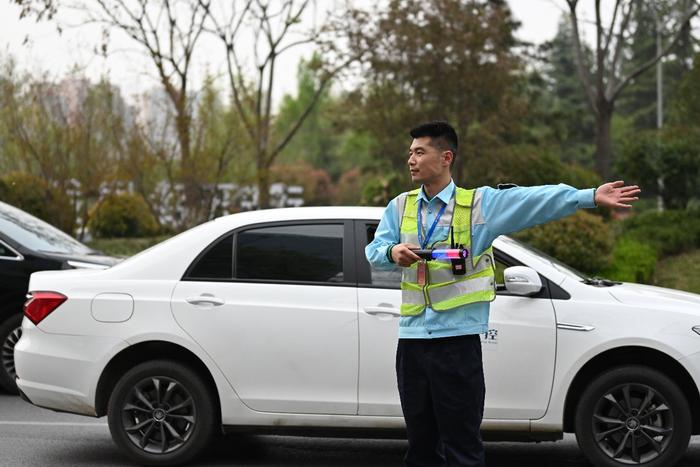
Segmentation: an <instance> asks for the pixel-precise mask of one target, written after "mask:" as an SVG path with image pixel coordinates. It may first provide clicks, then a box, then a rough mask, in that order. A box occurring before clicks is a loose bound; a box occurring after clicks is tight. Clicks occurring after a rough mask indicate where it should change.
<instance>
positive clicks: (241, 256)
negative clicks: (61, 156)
mask: <svg viewBox="0 0 700 467" xmlns="http://www.w3.org/2000/svg"><path fill="white" fill-rule="evenodd" d="M382 211H383V210H382V209H381V208H359V207H358V208H354V207H348V208H345V207H332V208H330V207H321V208H295V209H281V210H267V211H255V212H247V213H241V214H235V215H231V216H227V217H223V218H220V219H217V220H215V221H212V222H208V223H206V224H203V225H200V226H198V227H196V228H193V229H191V230H189V231H187V232H185V233H183V234H180V235H178V236H176V237H174V238H171V239H169V240H167V241H165V242H163V243H161V244H159V245H157V246H155V247H153V248H151V249H149V250H147V251H145V252H142V253H140V254H138V255H136V256H134V257H132V258H130V259H128V260H126V261H124V262H122V263H120V264H118V265H116V266H114V267H112V268H110V269H107V270H104V271H88V270H75V271H60V272H40V273H35V274H33V275H32V277H31V281H30V285H29V292H30V294H29V295H30V296H29V300H28V302H27V304H26V305H25V319H24V322H23V324H22V330H23V333H22V338H21V340H20V341H19V343H18V344H17V346H16V347H15V359H16V367H17V384H18V387H19V388H20V390H21V393H22V396H23V397H24V398H25V399H26V400H28V401H30V402H31V403H33V404H35V405H38V406H41V407H46V408H50V409H55V410H60V411H66V412H72V413H77V414H84V415H89V416H93V417H101V416H104V415H107V417H108V421H109V427H110V430H111V433H112V436H113V438H114V441H115V442H116V443H117V444H118V445H119V446H120V447H121V448H122V449H123V450H124V451H125V452H126V453H127V454H128V455H130V456H131V458H133V459H134V460H135V461H137V462H140V463H143V464H151V465H170V464H174V463H180V462H186V461H188V460H190V459H192V458H193V457H194V456H196V455H197V453H198V452H200V451H201V450H202V449H203V448H204V447H205V446H206V443H207V441H208V440H209V439H210V438H211V437H212V436H213V435H214V434H215V433H216V432H217V431H221V430H222V428H227V429H238V430H248V429H254V430H257V431H261V430H262V431H269V432H280V431H284V432H287V433H289V432H298V433H303V432H308V431H309V429H314V430H315V433H317V434H318V433H319V430H320V432H321V433H323V432H326V433H331V432H337V431H338V430H342V431H344V432H350V433H360V432H362V431H366V430H367V429H371V430H379V431H381V430H385V431H386V432H387V433H388V432H390V431H392V430H394V431H399V432H400V431H401V430H403V427H404V423H403V418H402V416H401V407H400V404H399V398H398V392H397V389H396V382H395V372H394V359H395V352H396V343H397V328H398V318H399V306H400V300H401V293H400V290H399V280H400V273H399V272H398V271H395V272H380V271H376V270H372V269H371V268H370V266H369V265H368V263H367V261H366V260H365V257H364V247H365V245H366V244H367V243H368V242H369V241H371V239H372V238H373V234H374V231H375V229H376V226H377V224H378V222H379V219H380V217H381V214H382ZM494 250H495V258H496V262H497V278H498V280H497V283H498V285H497V288H498V298H497V299H496V301H495V302H493V303H492V305H491V320H490V329H489V331H488V332H487V333H485V334H484V335H483V336H482V345H483V355H484V364H485V365H484V368H485V374H486V387H487V394H486V407H485V413H484V421H483V425H482V430H483V433H484V436H485V437H486V439H501V440H503V439H507V440H512V439H517V440H525V441H528V440H530V441H538V440H556V439H561V438H562V434H563V433H564V432H574V433H576V435H577V439H578V441H579V444H580V446H581V448H582V450H583V452H584V453H585V455H586V456H588V458H589V459H590V460H591V461H592V462H593V463H594V464H595V465H602V466H621V465H628V464H638V465H647V466H671V465H673V464H674V463H675V462H676V461H678V460H679V459H680V458H681V457H682V456H683V454H684V453H685V451H686V449H687V446H688V442H689V438H690V436H691V434H698V433H700V395H699V393H698V385H700V296H698V295H695V294H690V293H683V292H678V291H674V290H668V289H662V288H656V287H649V286H642V285H635V284H619V283H614V282H609V281H605V280H592V279H588V278H586V277H584V276H583V275H581V274H580V273H577V272H576V271H574V270H572V269H571V268H569V267H567V266H565V265H563V264H561V263H559V262H557V261H556V260H554V259H552V258H549V257H547V256H546V255H543V254H541V253H539V252H537V251H534V250H532V249H530V248H528V247H526V246H524V245H522V244H520V243H518V242H516V241H514V240H511V239H510V238H508V237H500V238H499V239H497V241H496V242H495V243H494Z"/></svg>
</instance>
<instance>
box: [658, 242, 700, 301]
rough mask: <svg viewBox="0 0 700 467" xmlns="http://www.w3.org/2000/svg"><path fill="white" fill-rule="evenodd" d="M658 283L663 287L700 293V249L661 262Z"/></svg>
mask: <svg viewBox="0 0 700 467" xmlns="http://www.w3.org/2000/svg"><path fill="white" fill-rule="evenodd" d="M656 282H657V283H658V285H660V286H661V287H669V288H672V289H679V290H687V291H688V292H694V293H700V249H698V250H694V251H691V252H689V253H685V254H682V255H678V256H672V257H670V258H666V259H663V260H661V261H659V263H658V264H657V266H656Z"/></svg>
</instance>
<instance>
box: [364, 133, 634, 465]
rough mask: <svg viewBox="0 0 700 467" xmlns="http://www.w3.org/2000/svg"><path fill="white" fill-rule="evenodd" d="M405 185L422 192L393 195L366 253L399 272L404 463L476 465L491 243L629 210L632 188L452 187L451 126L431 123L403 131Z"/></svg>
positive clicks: (491, 286) (491, 292) (480, 459)
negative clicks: (572, 219) (445, 257)
mask: <svg viewBox="0 0 700 467" xmlns="http://www.w3.org/2000/svg"><path fill="white" fill-rule="evenodd" d="M410 134H411V137H412V138H413V141H412V143H411V146H410V148H409V151H408V167H409V169H410V172H411V179H412V181H413V182H415V183H417V184H421V187H420V188H418V189H416V190H413V191H410V192H407V193H402V194H400V195H399V196H397V197H396V198H394V199H393V200H392V201H391V202H390V203H389V205H388V206H387V208H386V210H385V211H384V215H383V216H382V220H381V222H380V223H379V226H378V228H377V231H376V233H375V237H374V240H373V241H372V242H371V243H370V244H369V245H367V248H366V250H365V254H366V256H367V259H368V260H369V262H370V263H371V264H372V265H373V266H374V267H375V268H378V269H384V270H387V269H392V268H395V267H396V266H400V267H401V268H402V281H401V291H402V304H401V315H402V316H401V318H400V321H399V344H398V348H397V352H396V373H397V382H398V389H399V395H400V398H401V408H402V410H403V414H404V419H405V421H406V431H407V435H408V442H409V445H408V451H407V453H406V456H405V465H406V466H441V465H449V466H469V467H472V466H484V449H483V444H482V440H481V435H480V432H479V427H480V425H481V419H482V417H483V411H484V394H485V387H484V374H483V368H482V357H481V340H480V334H483V333H485V332H487V330H488V317H489V303H490V302H491V301H493V300H494V299H495V298H496V292H495V270H494V259H493V252H492V249H491V243H492V242H493V241H494V240H495V239H496V237H498V236H499V235H501V234H508V233H511V232H515V231H518V230H521V229H524V228H527V227H531V226H534V225H537V224H542V223H545V222H549V221H552V220H555V219H559V218H561V217H564V216H568V215H570V214H573V213H574V212H575V211H576V210H577V209H579V208H593V207H595V206H608V207H613V208H629V207H631V205H630V204H628V203H631V202H634V201H636V200H637V199H638V198H637V197H636V196H637V195H638V194H639V192H640V190H639V188H638V187H637V186H625V185H624V182H622V181H617V182H612V183H606V184H604V185H601V186H600V187H598V188H595V189H594V188H590V189H585V190H577V189H575V188H572V187H570V186H568V185H563V184H560V185H547V186H537V187H517V186H514V185H508V186H504V187H501V186H499V188H508V189H494V188H490V187H480V188H477V189H472V190H465V189H463V188H458V187H456V186H455V183H454V182H453V181H452V176H451V172H450V170H451V167H452V164H453V163H454V160H455V157H456V156H457V148H458V140H457V134H456V132H455V130H454V129H453V128H452V127H451V126H450V125H449V124H447V123H446V122H430V123H426V124H423V125H420V126H418V127H416V128H414V129H412V130H411V132H410ZM455 245H461V246H463V247H464V248H466V249H467V251H468V252H469V257H468V258H467V260H466V261H462V263H461V264H457V263H453V262H452V263H451V262H449V261H448V262H444V261H425V260H422V259H421V258H420V257H419V256H417V255H416V254H415V253H414V252H413V251H411V250H412V249H416V248H422V249H426V248H431V247H435V248H444V247H450V246H455Z"/></svg>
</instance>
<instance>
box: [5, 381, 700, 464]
mask: <svg viewBox="0 0 700 467" xmlns="http://www.w3.org/2000/svg"><path fill="white" fill-rule="evenodd" d="M405 449H406V442H405V441H403V440H366V439H347V438H339V439H338V438H302V437H293V436H254V435H229V436H226V437H222V438H220V439H218V440H217V441H216V442H214V443H213V445H212V446H211V448H210V449H209V450H208V451H207V452H206V453H205V454H204V455H203V456H202V457H201V459H199V460H198V462H197V463H196V464H193V465H198V466H217V465H231V466H242V467H243V466H275V467H276V466H333V467H335V466H338V467H351V466H358V467H359V466H362V467H375V466H376V467H379V466H382V467H385V466H400V465H401V459H402V457H403V453H404V451H405ZM486 459H487V465H488V466H489V467H584V466H586V467H588V466H589V464H588V463H587V462H586V460H585V459H584V457H583V455H582V454H581V452H580V451H579V449H578V446H577V444H576V440H575V439H574V437H573V436H571V435H567V436H566V437H565V439H564V440H563V441H557V442H554V443H538V444H532V443H529V444H528V443H486ZM58 465H61V466H63V465H66V466H68V465H69V466H101V467H104V466H128V465H132V464H130V463H129V462H128V461H127V460H126V458H125V457H124V456H123V455H122V454H121V453H120V452H119V450H118V449H117V448H116V446H115V445H114V444H113V443H112V440H111V438H110V435H109V429H108V428H107V423H106V418H101V419H93V418H87V417H80V416H74V415H67V414H58V413H55V412H51V411H49V410H44V409H40V408H37V407H34V406H32V405H30V404H27V403H25V402H24V401H22V400H21V399H20V398H19V397H16V396H11V395H6V394H2V393H0V466H2V467H4V466H8V467H9V466H12V467H20V466H58ZM698 465H700V437H698V436H696V437H694V438H693V440H692V443H691V446H690V449H689V450H688V453H687V454H686V456H685V458H684V459H683V461H682V462H681V463H680V464H679V466H678V467H697V466H698Z"/></svg>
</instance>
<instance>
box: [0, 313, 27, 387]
mask: <svg viewBox="0 0 700 467" xmlns="http://www.w3.org/2000/svg"><path fill="white" fill-rule="evenodd" d="M20 337H22V326H17V327H16V328H15V329H13V330H12V331H10V333H9V334H8V335H7V338H6V339H5V342H3V343H2V351H1V352H0V357H1V359H2V369H3V370H4V371H5V373H7V374H8V375H9V376H10V379H12V380H14V379H15V378H16V377H17V371H16V369H15V345H17V342H18V341H19V338H20Z"/></svg>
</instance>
